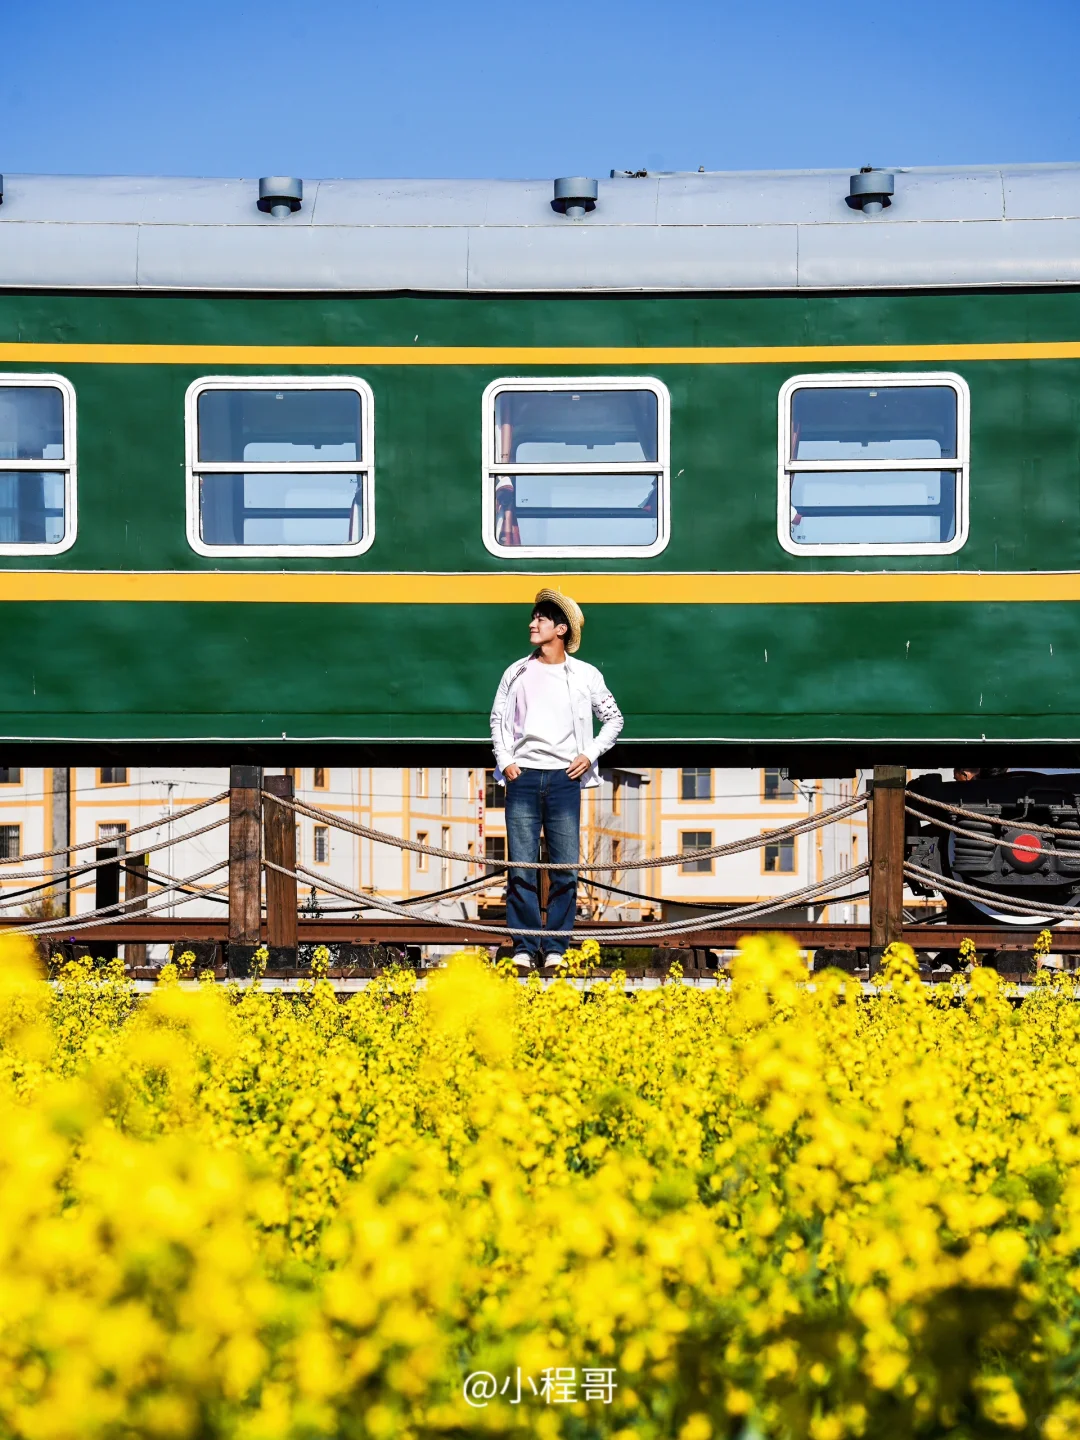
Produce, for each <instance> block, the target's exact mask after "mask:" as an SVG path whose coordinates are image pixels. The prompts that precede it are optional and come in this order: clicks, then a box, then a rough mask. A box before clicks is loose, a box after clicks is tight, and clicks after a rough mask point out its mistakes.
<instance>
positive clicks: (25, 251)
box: [0, 164, 1080, 294]
mask: <svg viewBox="0 0 1080 1440" xmlns="http://www.w3.org/2000/svg"><path fill="white" fill-rule="evenodd" d="M850 173H851V172H850V171H847V170H799V171H773V172H716V171H713V172H708V173H702V172H692V173H667V172H664V173H655V172H649V173H647V174H645V173H638V174H633V175H631V174H627V173H621V172H620V173H616V174H614V175H612V176H611V177H610V178H608V179H601V180H599V182H598V192H597V199H596V204H595V208H594V209H592V210H590V211H589V212H588V213H586V214H585V215H584V216H583V217H581V218H577V219H575V218H570V217H568V216H567V215H566V214H563V213H560V211H559V210H557V209H556V208H555V207H554V205H553V182H552V180H551V179H547V180H310V179H306V178H305V179H304V181H303V202H302V205H301V207H300V209H299V210H297V211H296V212H295V213H291V214H288V215H283V216H282V217H281V218H275V217H274V216H272V215H270V214H268V213H263V212H262V211H260V210H259V209H258V208H257V203H256V202H257V199H258V184H259V182H258V180H256V179H246V180H243V179H241V180H228V179H225V180H222V179H172V178H166V179H162V178H137V177H126V176H100V177H98V176H95V177H86V176H59V175H8V176H6V177H5V179H4V182H3V183H4V190H3V204H2V205H0V287H2V288H9V289H10V288H30V289H54V288H60V289H88V290H100V289H107V290H112V289H115V290H196V291H246V292H251V291H264V292H332V291H338V292H341V291H346V292H388V291H391V292H392V291H416V292H442V293H453V294H463V293H471V292H476V293H489V294H490V293H495V294H499V293H535V292H563V293H566V292H570V293H581V292H587V293H604V292H608V293H612V292H614V293H632V292H687V291H690V292H693V291H698V292H717V291H814V290H866V289H897V288H935V287H936V288H942V287H948V288H955V287H960V286H1061V285H1075V284H1078V283H1080V164H1060V165H1012V166H971V167H968V168H964V169H944V168H923V169H904V168H901V167H897V168H895V169H894V170H893V171H892V172H891V173H892V174H893V176H894V177H895V189H894V194H893V199H892V204H891V205H889V206H888V208H886V209H884V210H882V211H881V212H880V213H878V214H874V215H870V214H865V213H863V212H862V211H860V210H859V209H857V208H854V207H853V206H852V205H851V204H850V203H849V199H848V192H849V179H850Z"/></svg>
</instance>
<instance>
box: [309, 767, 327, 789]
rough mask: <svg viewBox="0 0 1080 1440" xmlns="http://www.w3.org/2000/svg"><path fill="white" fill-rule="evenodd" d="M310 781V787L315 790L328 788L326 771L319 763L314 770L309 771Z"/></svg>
mask: <svg viewBox="0 0 1080 1440" xmlns="http://www.w3.org/2000/svg"><path fill="white" fill-rule="evenodd" d="M311 783H312V787H313V788H314V789H315V790H327V789H329V787H330V782H329V781H328V780H327V778H326V771H325V770H324V769H323V767H322V766H321V765H316V766H315V768H314V770H313V771H312V772H311Z"/></svg>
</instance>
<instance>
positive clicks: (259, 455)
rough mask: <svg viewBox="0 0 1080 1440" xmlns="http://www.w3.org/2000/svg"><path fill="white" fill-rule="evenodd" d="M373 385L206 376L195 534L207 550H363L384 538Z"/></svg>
mask: <svg viewBox="0 0 1080 1440" xmlns="http://www.w3.org/2000/svg"><path fill="white" fill-rule="evenodd" d="M373 445H374V437H373V426H372V398H371V390H370V389H369V388H368V386H367V385H366V384H365V383H364V381H363V380H357V379H355V378H354V377H352V376H332V377H330V376H328V377H326V378H316V377H306V378H304V379H298V378H297V377H296V376H292V377H289V378H280V377H278V378H273V377H261V376H247V375H246V376H244V377H243V379H237V378H235V377H233V378H230V379H225V378H215V379H210V380H197V381H196V382H195V384H194V385H192V386H191V387H190V388H189V390H188V395H187V474H188V540H189V542H190V543H191V546H192V548H193V549H195V550H197V551H198V552H199V553H200V554H201V555H349V554H352V555H358V554H360V553H361V551H364V550H366V549H367V548H368V547H369V546H370V545H371V542H372V540H373V539H374V536H375V527H374V510H373V503H372V487H373V473H374V472H373Z"/></svg>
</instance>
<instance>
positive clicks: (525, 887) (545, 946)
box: [506, 770, 581, 955]
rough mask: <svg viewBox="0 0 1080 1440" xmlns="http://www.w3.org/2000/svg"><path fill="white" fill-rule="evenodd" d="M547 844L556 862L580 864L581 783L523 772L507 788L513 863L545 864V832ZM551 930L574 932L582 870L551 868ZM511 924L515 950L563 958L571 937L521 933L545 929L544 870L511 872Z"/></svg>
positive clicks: (561, 773)
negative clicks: (542, 839) (542, 909)
mask: <svg viewBox="0 0 1080 1440" xmlns="http://www.w3.org/2000/svg"><path fill="white" fill-rule="evenodd" d="M541 829H542V830H543V832H544V837H545V839H546V840H547V848H548V859H549V860H550V861H552V862H554V863H556V864H558V863H562V864H573V865H576V864H577V862H578V846H579V844H580V841H581V781H580V780H571V779H570V777H569V776H568V775H567V773H566V771H565V770H522V772H521V774H520V775H519V776H518V778H517V779H516V780H510V781H508V782H507V785H506V839H507V844H508V847H509V852H510V853H509V859H510V860H511V861H513V860H539V859H540V831H541ZM548 874H549V875H550V876H551V888H550V890H549V891H548V903H547V924H546V926H545V927H544V928H545V929H546V930H572V929H573V928H574V918H575V916H576V914H577V871H576V870H549V871H548ZM506 923H507V926H508V927H509V929H510V930H511V931H513V932H514V950H515V951H518V950H525V951H527V952H528V953H529V954H530V955H540V954H544V955H562V954H563V953H564V952H565V951H566V948H567V946H568V945H569V943H570V937H569V936H567V935H552V937H551V939H550V940H549V939H548V938H547V937H546V936H543V935H519V934H518V933H517V932H518V931H520V930H539V929H540V924H541V921H540V871H539V870H514V869H511V870H510V872H509V875H508V877H507V881H506Z"/></svg>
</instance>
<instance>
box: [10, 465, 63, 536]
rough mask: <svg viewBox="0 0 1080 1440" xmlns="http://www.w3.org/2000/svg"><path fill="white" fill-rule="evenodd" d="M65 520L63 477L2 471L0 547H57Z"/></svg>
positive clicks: (28, 471) (47, 471) (53, 473)
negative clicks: (0, 545) (4, 545)
mask: <svg viewBox="0 0 1080 1440" xmlns="http://www.w3.org/2000/svg"><path fill="white" fill-rule="evenodd" d="M65 518H66V517H65V506H64V476H63V475H62V474H59V473H56V472H54V471H52V470H0V544H6V545H58V544H59V543H60V542H61V541H62V540H63V538H64V531H65Z"/></svg>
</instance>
